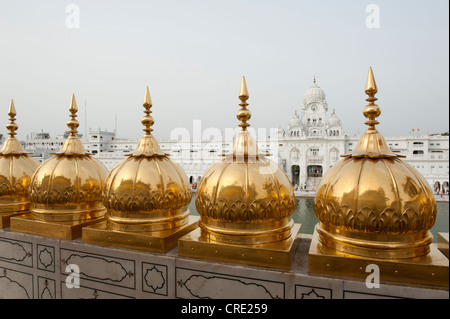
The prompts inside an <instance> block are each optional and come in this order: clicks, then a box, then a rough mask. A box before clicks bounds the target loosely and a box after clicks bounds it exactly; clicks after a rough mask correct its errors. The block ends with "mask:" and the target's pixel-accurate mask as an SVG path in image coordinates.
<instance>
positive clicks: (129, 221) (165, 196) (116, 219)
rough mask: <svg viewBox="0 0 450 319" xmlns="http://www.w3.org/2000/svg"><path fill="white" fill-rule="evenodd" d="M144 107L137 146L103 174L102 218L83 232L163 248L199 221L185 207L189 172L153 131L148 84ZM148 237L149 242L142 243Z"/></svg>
mask: <svg viewBox="0 0 450 319" xmlns="http://www.w3.org/2000/svg"><path fill="white" fill-rule="evenodd" d="M143 106H144V113H145V115H144V117H143V118H142V121H141V122H142V124H143V125H144V129H143V131H144V132H145V133H144V135H143V136H142V138H141V139H140V141H139V143H138V146H137V148H136V150H135V151H134V152H133V153H131V154H129V155H127V158H125V159H124V160H122V161H121V162H120V163H119V164H117V165H116V167H114V168H113V169H112V170H111V172H109V174H108V176H107V177H106V180H105V187H104V190H103V202H104V204H105V206H106V208H107V213H106V215H105V217H106V223H101V224H98V225H95V226H92V227H89V229H87V230H86V232H87V233H88V234H86V235H83V240H85V241H89V242H91V243H99V244H107V245H116V246H122V247H128V248H133V247H134V248H136V249H143V250H151V251H165V249H167V248H168V247H172V248H173V246H172V245H168V243H167V241H168V240H169V241H170V242H171V243H172V241H173V239H174V238H179V237H181V236H182V235H184V234H186V232H187V231H190V230H192V229H193V228H195V227H196V226H197V220H195V219H193V218H189V213H190V212H189V209H188V208H187V206H188V204H189V203H190V201H191V199H192V192H191V188H190V185H189V182H188V179H187V176H186V174H185V173H184V171H183V170H182V168H181V167H180V166H179V165H178V164H176V163H174V162H172V161H171V160H170V158H169V156H168V154H165V153H164V152H162V151H161V149H160V147H159V145H158V142H157V141H156V140H155V138H154V137H153V135H152V133H151V132H152V131H153V129H152V125H153V124H154V119H153V117H152V116H151V115H150V114H151V107H152V101H151V98H150V92H149V89H148V87H147V89H146V92H145V98H144V103H143ZM109 238H111V239H109ZM157 238H160V239H159V240H158V239H157ZM165 238H169V239H165ZM150 241H151V242H152V245H151V246H150V245H148V244H145V243H146V242H147V243H148V242H150ZM130 243H135V244H133V245H134V246H133V245H131V246H130ZM158 243H159V244H158ZM175 243H176V241H175ZM141 244H142V246H140V245H141Z"/></svg>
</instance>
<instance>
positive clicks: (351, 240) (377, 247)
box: [315, 223, 433, 259]
mask: <svg viewBox="0 0 450 319" xmlns="http://www.w3.org/2000/svg"><path fill="white" fill-rule="evenodd" d="M315 230H316V231H317V233H318V234H319V241H320V242H321V243H322V244H323V245H325V246H327V247H330V248H332V249H335V250H337V251H340V252H343V253H346V254H350V255H356V256H361V257H369V258H378V259H410V258H414V257H420V256H424V255H426V254H428V253H429V252H430V244H431V243H432V242H433V235H432V234H431V233H429V232H428V231H422V232H418V233H412V234H398V235H395V234H389V235H384V234H373V233H355V232H346V231H343V230H340V229H336V228H332V227H328V226H327V225H324V224H323V223H318V224H317V225H316V227H315Z"/></svg>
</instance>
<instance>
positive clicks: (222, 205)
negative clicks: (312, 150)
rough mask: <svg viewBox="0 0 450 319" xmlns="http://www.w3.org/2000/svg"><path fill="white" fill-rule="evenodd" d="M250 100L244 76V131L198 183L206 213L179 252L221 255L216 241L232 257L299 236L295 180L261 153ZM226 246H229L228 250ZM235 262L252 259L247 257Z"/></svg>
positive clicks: (198, 202)
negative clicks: (295, 218)
mask: <svg viewBox="0 0 450 319" xmlns="http://www.w3.org/2000/svg"><path fill="white" fill-rule="evenodd" d="M248 98H249V94H248V90H247V85H246V82H245V78H244V77H243V78H242V83H241V89H240V92H239V99H240V100H241V103H240V104H239V105H240V106H241V109H240V110H239V111H238V113H237V118H238V120H239V121H240V123H239V126H240V127H241V128H242V130H241V131H240V132H239V133H238V135H237V136H236V137H235V139H234V142H233V146H232V150H231V152H230V153H229V154H227V155H225V156H224V158H223V160H222V161H221V162H219V163H217V164H214V165H213V166H212V167H210V168H209V169H208V171H207V172H206V173H205V175H204V176H203V178H202V179H201V181H200V183H199V185H198V189H197V194H196V201H195V205H196V208H197V211H198V213H199V214H200V216H201V217H200V222H199V227H200V235H199V236H197V235H195V236H190V235H188V236H185V237H183V238H182V239H181V240H180V243H182V245H181V246H180V247H179V249H178V252H179V254H180V255H182V256H191V257H198V258H207V259H208V258H210V259H216V255H214V254H211V253H210V250H211V249H213V248H212V247H214V246H215V245H217V246H218V247H219V246H220V247H221V248H220V249H221V251H222V250H223V251H224V255H223V256H224V257H222V258H226V260H228V261H232V260H234V258H235V257H236V256H237V257H239V256H240V255H241V254H244V255H245V253H244V251H247V250H248V251H255V252H256V251H258V250H264V248H263V247H265V245H269V246H270V247H273V249H275V250H276V249H277V247H279V248H280V249H282V250H283V249H284V248H285V247H286V245H287V244H286V243H287V242H291V241H292V240H293V238H294V237H295V236H296V233H295V234H294V233H293V229H294V222H293V221H292V219H291V215H292V213H293V212H294V210H295V205H296V200H295V196H294V191H293V187H292V184H291V182H290V181H289V179H288V177H287V176H286V174H285V173H284V172H283V170H282V169H280V168H279V167H278V166H277V165H276V164H275V163H274V162H272V161H270V160H269V159H268V158H266V157H265V155H263V154H260V153H259V152H258V147H257V144H256V141H255V139H254V138H253V136H252V135H251V134H250V133H249V131H248V130H247V127H248V126H250V124H249V123H248V120H249V119H250V117H251V113H250V111H249V110H248V109H247V105H248V104H247V99H248ZM196 233H198V232H196ZM197 245H200V246H201V247H208V248H204V249H203V248H202V249H200V250H199V251H198V250H197V251H196V252H195V253H193V252H192V250H191V248H193V247H194V246H197ZM227 245H230V246H229V247H230V248H229V249H225V250H224V248H223V247H227ZM288 246H289V245H288ZM290 248H291V249H293V248H292V245H291V246H290ZM216 250H217V249H216ZM239 251H242V252H241V253H238V252H239ZM202 254H203V255H202ZM252 254H253V253H252ZM221 260H225V259H221ZM235 260H236V262H244V263H251V260H249V259H248V258H244V259H240V258H237V259H235ZM275 264H276V263H275V262H274V265H275ZM283 268H284V267H283Z"/></svg>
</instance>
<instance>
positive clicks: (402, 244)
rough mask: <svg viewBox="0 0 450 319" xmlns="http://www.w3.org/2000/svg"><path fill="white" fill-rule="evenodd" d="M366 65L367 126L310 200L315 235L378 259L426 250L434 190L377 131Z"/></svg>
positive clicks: (373, 86)
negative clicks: (354, 145) (357, 141)
mask: <svg viewBox="0 0 450 319" xmlns="http://www.w3.org/2000/svg"><path fill="white" fill-rule="evenodd" d="M377 90H378V89H377V86H376V83H375V79H374V77H373V72H372V68H370V69H369V74H368V78H367V85H366V89H365V92H366V93H367V94H368V96H369V98H368V99H367V101H368V102H369V104H368V105H367V106H366V107H365V109H364V112H363V114H364V116H365V117H366V118H368V121H367V122H366V123H365V124H367V125H368V126H369V128H368V130H367V131H366V132H365V133H364V134H363V135H362V136H361V138H360V140H359V143H358V146H357V147H356V149H355V150H354V152H353V153H352V154H349V155H344V159H342V160H341V161H339V162H338V163H336V164H335V165H333V167H332V168H330V169H329V170H328V171H327V173H326V174H325V176H323V177H322V180H321V181H320V183H319V185H318V187H317V192H316V198H315V201H314V212H315V215H316V216H317V218H318V219H319V224H318V225H317V227H316V231H315V232H316V233H317V234H318V240H319V241H320V242H321V243H322V244H323V245H325V246H326V247H328V248H331V249H334V250H336V251H339V252H343V253H346V254H351V255H354V256H362V257H368V258H378V259H386V260H388V259H392V260H398V259H405V260H409V259H413V258H416V257H420V256H424V255H427V254H428V253H429V252H430V244H431V243H432V242H433V237H432V235H431V233H430V232H429V230H430V229H431V227H432V226H433V225H434V223H435V220H436V211H437V210H436V203H435V199H434V195H433V193H432V191H431V189H430V187H429V185H428V183H427V182H426V180H425V179H424V178H423V176H421V174H420V173H419V172H417V171H416V170H415V169H414V168H412V167H411V166H409V165H408V164H406V163H404V162H403V161H402V160H401V159H400V158H399V157H400V156H398V155H397V154H395V153H393V152H391V151H390V150H389V147H388V146H387V144H386V141H385V139H384V137H383V136H382V135H381V134H380V133H379V132H378V131H377V129H376V128H375V125H377V124H378V123H379V122H378V121H377V120H376V118H377V117H378V116H379V115H380V114H381V110H380V108H379V107H378V105H376V104H375V103H374V102H375V101H376V100H377V99H376V98H375V93H376V92H377Z"/></svg>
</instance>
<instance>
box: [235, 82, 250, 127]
mask: <svg viewBox="0 0 450 319" xmlns="http://www.w3.org/2000/svg"><path fill="white" fill-rule="evenodd" d="M248 98H249V95H248V90H247V84H246V83H245V76H242V82H241V90H240V91H239V99H240V100H241V103H240V104H239V105H240V106H241V107H242V108H241V109H240V110H239V111H238V113H237V116H236V117H237V118H238V120H239V121H241V122H242V123H240V124H239V126H240V127H242V130H243V131H245V130H247V127H248V126H250V124H248V123H247V121H248V120H249V119H250V117H251V116H252V114H251V113H250V111H249V110H248V109H247V105H248V103H247V100H248Z"/></svg>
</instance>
